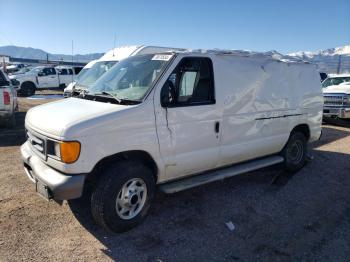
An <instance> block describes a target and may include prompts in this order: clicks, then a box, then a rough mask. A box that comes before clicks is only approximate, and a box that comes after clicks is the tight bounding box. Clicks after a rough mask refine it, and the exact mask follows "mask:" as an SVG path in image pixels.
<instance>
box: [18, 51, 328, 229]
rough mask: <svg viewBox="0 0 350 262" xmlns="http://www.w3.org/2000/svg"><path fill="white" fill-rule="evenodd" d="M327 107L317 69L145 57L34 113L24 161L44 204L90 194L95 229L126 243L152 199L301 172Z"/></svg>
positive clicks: (270, 59) (251, 57) (181, 55)
mask: <svg viewBox="0 0 350 262" xmlns="http://www.w3.org/2000/svg"><path fill="white" fill-rule="evenodd" d="M322 107H323V97H322V90H321V84H320V80H319V74H318V72H317V71H316V68H315V66H314V65H311V64H307V63H300V62H296V61H289V60H285V59H278V58H276V57H275V55H268V54H259V53H249V52H234V51H232V52H228V51H218V50H215V51H203V50H202V51H184V52H172V53H168V52H167V53H155V54H147V55H138V56H132V57H129V58H127V59H124V60H123V61H121V62H119V63H118V64H117V65H115V66H114V67H113V68H112V69H111V70H109V71H108V72H107V73H106V74H104V75H103V76H102V77H101V78H100V79H99V80H98V81H97V82H96V83H95V84H94V85H93V86H91V87H90V88H89V89H88V90H86V91H85V92H82V93H81V94H80V95H79V96H77V97H74V98H68V99H65V100H61V101H57V102H52V103H49V104H45V105H41V106H38V107H35V108H33V109H31V110H29V111H28V113H27V116H26V121H25V128H26V131H27V135H28V140H27V142H25V144H23V145H22V147H21V153H22V158H23V161H24V168H25V172H26V174H27V175H28V177H29V178H30V180H32V181H33V183H35V185H36V190H37V192H38V193H39V194H40V195H42V196H44V197H45V198H46V199H52V198H53V199H56V200H64V199H73V198H79V197H80V196H81V195H82V192H83V189H84V187H85V186H86V185H87V184H88V183H91V184H92V185H93V187H94V192H93V194H92V197H91V207H92V209H91V210H92V214H93V216H94V218H95V219H96V221H97V222H98V223H99V224H100V225H102V226H103V227H104V228H106V229H107V230H111V231H115V232H121V231H125V230H128V229H130V228H131V227H134V226H135V225H136V224H138V223H140V222H141V221H142V219H143V218H144V217H145V215H146V214H147V211H148V209H149V207H150V203H151V200H152V197H153V196H154V193H155V190H156V188H158V189H160V190H162V191H164V192H166V193H174V192H177V191H180V190H185V189H189V188H191V187H194V186H198V185H201V184H205V183H208V182H211V181H215V180H221V179H223V178H227V177H231V176H234V175H237V174H242V173H245V172H249V171H252V170H255V169H258V168H262V167H266V166H270V165H274V164H278V163H281V164H282V166H283V167H284V168H285V169H287V170H289V171H292V172H295V171H297V170H299V169H300V168H302V167H303V165H304V163H305V160H306V155H307V143H308V142H312V141H315V140H317V139H319V138H320V135H321V121H322Z"/></svg>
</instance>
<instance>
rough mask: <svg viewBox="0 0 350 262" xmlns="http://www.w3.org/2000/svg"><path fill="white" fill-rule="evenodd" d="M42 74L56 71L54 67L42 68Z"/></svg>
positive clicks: (51, 73)
mask: <svg viewBox="0 0 350 262" xmlns="http://www.w3.org/2000/svg"><path fill="white" fill-rule="evenodd" d="M43 74H44V75H46V76H49V75H55V74H56V71H55V69H54V68H44V69H43Z"/></svg>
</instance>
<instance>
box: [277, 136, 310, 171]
mask: <svg viewBox="0 0 350 262" xmlns="http://www.w3.org/2000/svg"><path fill="white" fill-rule="evenodd" d="M281 154H282V156H283V157H284V167H285V169H286V170H287V171H290V172H297V171H299V170H300V169H301V168H302V167H303V166H304V165H305V162H306V158H307V138H306V136H305V135H304V134H303V133H302V132H292V133H291V135H290V137H289V139H288V142H287V144H286V145H285V147H284V149H283V150H282V152H281Z"/></svg>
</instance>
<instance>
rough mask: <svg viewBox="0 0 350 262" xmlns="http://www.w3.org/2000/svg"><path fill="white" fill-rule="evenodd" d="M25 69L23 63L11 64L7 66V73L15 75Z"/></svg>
mask: <svg viewBox="0 0 350 262" xmlns="http://www.w3.org/2000/svg"><path fill="white" fill-rule="evenodd" d="M24 67H25V65H24V64H21V63H10V64H8V65H7V66H6V73H7V74H11V73H15V72H17V71H19V70H20V69H22V68H24Z"/></svg>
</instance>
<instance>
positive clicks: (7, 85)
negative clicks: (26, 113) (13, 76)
mask: <svg viewBox="0 0 350 262" xmlns="http://www.w3.org/2000/svg"><path fill="white" fill-rule="evenodd" d="M17 109H18V104H17V94H16V90H15V88H14V87H13V86H12V84H11V81H10V79H9V78H8V77H7V75H6V74H4V72H3V71H2V70H0V123H1V124H3V123H5V124H6V125H7V126H8V127H14V126H15V125H16V116H15V113H16V111H17Z"/></svg>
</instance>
